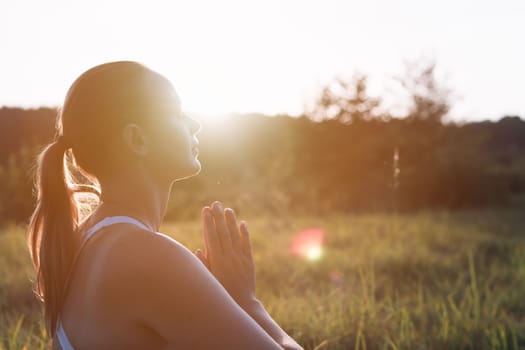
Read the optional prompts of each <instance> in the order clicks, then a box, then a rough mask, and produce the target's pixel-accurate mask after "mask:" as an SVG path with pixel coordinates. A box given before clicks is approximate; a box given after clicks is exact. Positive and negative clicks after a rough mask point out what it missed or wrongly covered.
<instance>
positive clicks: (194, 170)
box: [174, 158, 202, 181]
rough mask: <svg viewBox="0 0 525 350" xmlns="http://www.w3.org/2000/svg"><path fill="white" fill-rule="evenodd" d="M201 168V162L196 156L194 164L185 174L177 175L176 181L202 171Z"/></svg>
mask: <svg viewBox="0 0 525 350" xmlns="http://www.w3.org/2000/svg"><path fill="white" fill-rule="evenodd" d="M201 168H202V166H201V163H200V162H199V160H198V159H197V158H195V159H194V161H193V162H192V164H191V165H190V166H189V167H188V169H187V170H186V171H185V172H184V173H183V174H180V175H179V176H176V177H175V179H174V181H179V180H184V179H188V178H190V177H193V176H196V175H198V174H199V173H200V172H201Z"/></svg>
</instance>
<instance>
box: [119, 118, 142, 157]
mask: <svg viewBox="0 0 525 350" xmlns="http://www.w3.org/2000/svg"><path fill="white" fill-rule="evenodd" d="M122 140H123V141H124V145H125V146H126V147H127V148H128V149H129V150H130V151H131V152H132V153H133V154H136V155H140V156H144V155H146V154H147V153H148V142H147V141H148V137H147V135H146V133H145V132H144V130H143V129H142V128H141V127H140V126H138V125H137V124H128V125H126V126H125V127H124V130H123V131H122Z"/></svg>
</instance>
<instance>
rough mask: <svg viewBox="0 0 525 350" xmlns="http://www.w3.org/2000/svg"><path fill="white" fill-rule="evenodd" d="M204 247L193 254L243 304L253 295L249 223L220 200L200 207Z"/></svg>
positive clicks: (250, 302) (245, 304)
mask: <svg viewBox="0 0 525 350" xmlns="http://www.w3.org/2000/svg"><path fill="white" fill-rule="evenodd" d="M202 223H203V236H204V243H205V247H206V248H205V251H204V252H203V251H202V250H201V249H197V251H196V252H195V254H196V255H197V257H198V258H199V259H200V260H201V261H202V263H203V264H204V265H205V266H206V267H207V268H208V270H209V271H210V272H211V273H212V274H213V275H214V276H215V278H217V280H218V281H219V282H220V283H221V284H222V286H223V287H224V288H225V289H226V290H227V291H228V293H229V294H230V296H231V297H232V298H233V299H234V300H235V301H236V302H237V304H239V306H241V307H242V308H244V309H246V308H248V307H249V306H250V305H251V304H252V303H253V302H254V301H256V300H257V299H256V297H255V266H254V263H253V257H252V248H251V242H250V235H249V233H248V225H247V224H246V222H244V221H241V222H240V224H238V223H237V218H236V216H235V212H234V211H233V210H232V209H230V208H226V209H223V208H222V205H221V203H220V202H214V203H213V204H212V205H211V207H204V208H203V209H202Z"/></svg>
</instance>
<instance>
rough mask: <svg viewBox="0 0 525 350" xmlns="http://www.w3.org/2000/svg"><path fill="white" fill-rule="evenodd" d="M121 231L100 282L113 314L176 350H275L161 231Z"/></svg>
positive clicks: (202, 268)
mask: <svg viewBox="0 0 525 350" xmlns="http://www.w3.org/2000/svg"><path fill="white" fill-rule="evenodd" d="M120 229H121V230H124V231H126V232H122V233H125V234H119V233H118V232H117V235H115V240H114V242H112V243H111V246H112V247H113V249H112V251H113V254H112V256H111V257H110V258H109V259H108V260H107V263H108V264H109V265H111V266H110V267H109V268H108V271H107V274H106V281H105V283H104V284H105V287H104V289H106V290H107V291H109V292H110V293H112V294H114V295H112V298H111V299H113V300H114V301H113V302H112V308H115V307H116V309H114V310H115V311H116V312H119V313H121V314H122V315H125V318H127V319H133V320H136V322H138V323H140V324H142V325H143V326H145V327H147V329H151V330H154V331H155V332H156V333H157V334H159V335H160V336H161V337H162V338H163V339H164V340H165V341H166V342H167V343H168V344H172V345H174V346H177V347H182V348H193V349H199V348H215V347H217V346H218V347H219V348H230V349H233V348H252V349H258V348H260V349H276V348H279V347H278V346H276V343H275V342H274V341H273V339H271V337H269V336H268V334H266V332H265V331H264V330H263V329H262V328H261V327H260V326H259V325H258V324H257V323H256V322H255V321H254V320H253V319H252V318H251V317H250V316H249V315H248V314H246V313H245V312H244V310H242V309H241V308H240V307H239V305H237V304H236V303H235V301H234V300H233V299H232V298H231V297H230V295H229V294H228V292H227V291H226V290H225V289H224V288H223V287H222V285H221V284H220V283H219V282H218V281H217V280H216V279H215V277H213V275H212V274H211V273H210V272H209V271H208V269H207V268H206V267H205V266H204V264H202V262H201V261H200V260H199V259H198V258H197V257H196V256H195V255H194V254H193V253H192V252H190V251H189V250H188V249H187V248H186V247H184V246H183V245H181V244H180V243H178V242H177V241H175V240H173V239H172V238H170V237H168V236H166V235H164V234H162V233H152V232H149V231H146V230H142V229H140V228H137V227H124V226H122V227H121V228H120ZM202 334H206V335H207V337H202Z"/></svg>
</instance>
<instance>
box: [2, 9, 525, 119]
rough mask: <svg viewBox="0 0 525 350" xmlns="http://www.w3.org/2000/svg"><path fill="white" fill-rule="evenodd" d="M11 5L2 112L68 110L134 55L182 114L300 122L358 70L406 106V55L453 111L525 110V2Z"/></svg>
mask: <svg viewBox="0 0 525 350" xmlns="http://www.w3.org/2000/svg"><path fill="white" fill-rule="evenodd" d="M2 7H3V11H2V12H3V13H4V14H7V15H6V16H5V20H4V21H2V22H0V33H4V34H3V35H2V34H0V35H2V36H4V35H5V37H3V38H2V39H3V43H4V52H5V54H4V55H3V63H4V64H3V65H1V66H0V76H1V77H2V79H1V82H0V106H13V107H20V108H26V109H27V108H38V107H49V108H56V107H57V106H60V105H61V104H62V100H63V98H64V96H65V93H66V91H67V89H68V88H69V85H70V84H71V83H72V82H73V80H74V79H75V78H76V77H77V76H78V75H79V74H81V73H82V72H83V71H85V70H86V69H88V68H90V67H92V66H94V65H96V64H99V63H102V62H107V61H114V60H121V59H132V60H137V61H139V62H142V63H144V64H146V65H147V66H149V67H150V68H152V69H154V70H156V71H158V72H160V73H161V74H163V75H165V76H166V77H167V78H168V79H170V80H171V81H172V83H173V84H174V86H175V88H176V90H177V91H178V93H179V95H180V96H181V99H182V103H183V107H184V109H186V110H188V111H191V112H192V113H195V114H198V115H227V114H263V115H269V116H271V115H290V116H298V115H301V114H304V111H305V108H306V106H307V105H309V104H311V103H312V101H313V99H315V98H316V97H317V94H318V93H319V92H320V89H321V88H322V87H323V86H325V85H326V84H328V83H330V82H332V81H333V80H334V79H336V78H342V79H346V80H348V79H350V78H351V77H352V76H353V75H354V74H356V73H357V72H361V73H363V74H365V75H367V76H368V78H369V82H370V84H369V88H370V95H372V96H379V97H381V98H383V99H384V100H385V107H386V108H387V109H396V108H403V107H406V105H403V104H404V103H405V104H406V101H405V100H404V98H403V96H402V94H400V93H399V86H397V85H396V83H395V81H394V79H393V78H392V77H394V76H402V75H403V67H404V66H403V65H404V62H407V61H408V62H419V61H418V60H425V59H426V60H433V61H435V63H436V73H437V80H438V82H439V83H440V84H442V85H443V86H445V87H447V88H450V89H451V90H452V94H453V98H452V100H451V104H452V107H453V108H452V110H451V112H450V113H449V118H448V119H450V120H452V121H457V122H469V121H481V120H500V119H501V118H503V117H504V116H520V117H522V116H525V99H523V98H522V93H521V94H520V91H521V87H520V82H521V81H523V80H524V79H525V65H523V64H522V62H524V61H525V49H523V48H521V47H517V45H516V43H517V42H520V36H521V35H520V34H521V33H523V32H524V24H523V22H522V21H521V20H520V18H523V16H524V15H525V4H524V3H521V2H520V1H518V0H505V1H501V2H499V3H498V4H494V3H492V2H488V1H481V2H474V1H462V2H460V3H455V2H454V1H452V0H447V1H444V2H441V3H440V4H421V3H419V2H417V1H415V0H402V1H399V2H397V3H396V4H392V3H389V2H388V1H386V0H376V1H372V2H366V3H365V2H355V1H354V2H344V1H340V0H330V1H323V2H321V1H313V2H309V3H300V2H295V1H289V2H285V3H281V2H279V1H277V0H274V1H270V2H266V3H264V4H262V3H253V4H246V3H244V2H237V1H234V0H230V1H226V2H223V3H220V4H217V3H214V2H211V1H197V2H195V1H193V2H192V1H187V2H179V3H178V6H171V7H170V5H169V3H168V2H167V3H164V2H153V3H149V4H145V3H142V2H139V1H136V2H123V1H114V2H111V3H104V2H97V1H96V2H92V3H90V4H87V5H86V4H81V5H78V4H76V5H75V4H71V3H67V2H62V1H50V2H46V3H45V4H44V3H39V2H37V1H27V0H26V1H19V2H17V3H9V4H7V5H2ZM101 9H103V10H101ZM115 18H118V20H117V21H115ZM137 23H140V25H137ZM203 23H204V24H205V25H203ZM414 28H418V30H414ZM347 43H350V44H347ZM500 91H501V92H500Z"/></svg>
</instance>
